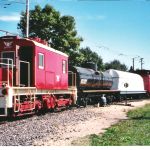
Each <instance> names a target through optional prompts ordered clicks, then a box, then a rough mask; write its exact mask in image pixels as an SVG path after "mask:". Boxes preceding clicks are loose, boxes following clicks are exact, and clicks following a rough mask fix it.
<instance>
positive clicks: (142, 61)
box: [140, 58, 144, 70]
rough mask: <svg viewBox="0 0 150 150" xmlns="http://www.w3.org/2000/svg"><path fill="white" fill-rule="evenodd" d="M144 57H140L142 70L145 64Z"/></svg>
mask: <svg viewBox="0 0 150 150" xmlns="http://www.w3.org/2000/svg"><path fill="white" fill-rule="evenodd" d="M143 59H144V58H140V63H141V70H142V69H143V64H144V62H143Z"/></svg>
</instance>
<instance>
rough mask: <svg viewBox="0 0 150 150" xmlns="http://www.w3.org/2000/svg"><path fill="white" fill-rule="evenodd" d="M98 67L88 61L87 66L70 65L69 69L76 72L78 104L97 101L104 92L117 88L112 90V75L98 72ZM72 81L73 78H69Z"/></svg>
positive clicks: (108, 92) (84, 104)
mask: <svg viewBox="0 0 150 150" xmlns="http://www.w3.org/2000/svg"><path fill="white" fill-rule="evenodd" d="M96 68H97V67H96V66H95V65H94V64H92V63H87V64H86V68H83V67H76V66H74V67H70V68H69V70H70V71H71V72H73V73H75V74H76V87H77V91H78V99H77V103H78V105H83V106H86V105H87V104H88V103H97V102H98V101H100V99H101V98H100V97H101V96H102V95H103V94H106V93H107V95H109V94H110V93H111V94H112V92H117V91H115V90H110V88H111V86H112V77H111V75H109V74H108V73H107V72H98V71H97V69H96ZM69 80H70V81H71V79H69Z"/></svg>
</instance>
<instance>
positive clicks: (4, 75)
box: [0, 36, 76, 116]
mask: <svg viewBox="0 0 150 150" xmlns="http://www.w3.org/2000/svg"><path fill="white" fill-rule="evenodd" d="M0 56H1V57H0V87H1V88H0V90H1V94H0V99H2V101H5V102H4V103H2V102H0V115H2V116H7V115H8V113H9V114H13V115H14V114H15V115H18V114H22V113H30V112H33V111H34V110H35V111H39V110H41V109H43V110H44V109H51V108H55V107H58V106H60V107H61V106H68V105H70V104H71V103H72V99H71V97H74V93H76V92H75V91H76V89H72V88H71V89H69V88H68V56H67V55H66V54H65V53H62V52H60V51H57V50H55V49H53V48H51V47H48V45H47V44H46V42H44V41H42V40H40V39H39V38H36V39H22V38H19V37H17V36H5V37H1V38H0ZM66 95H67V96H66ZM64 96H65V98H64Z"/></svg>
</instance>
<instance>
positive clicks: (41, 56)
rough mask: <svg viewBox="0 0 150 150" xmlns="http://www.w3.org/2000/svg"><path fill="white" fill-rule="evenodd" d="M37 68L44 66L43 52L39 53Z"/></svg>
mask: <svg viewBox="0 0 150 150" xmlns="http://www.w3.org/2000/svg"><path fill="white" fill-rule="evenodd" d="M39 68H40V69H43V68H44V54H42V53H39Z"/></svg>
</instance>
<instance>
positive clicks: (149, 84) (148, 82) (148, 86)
mask: <svg viewBox="0 0 150 150" xmlns="http://www.w3.org/2000/svg"><path fill="white" fill-rule="evenodd" d="M133 72H134V73H137V74H139V75H140V76H141V77H142V78H143V81H144V90H145V91H146V92H147V96H148V97H149V96H150V70H136V71H133Z"/></svg>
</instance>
